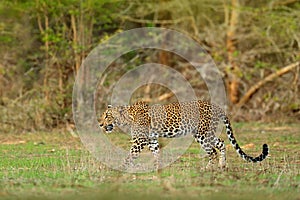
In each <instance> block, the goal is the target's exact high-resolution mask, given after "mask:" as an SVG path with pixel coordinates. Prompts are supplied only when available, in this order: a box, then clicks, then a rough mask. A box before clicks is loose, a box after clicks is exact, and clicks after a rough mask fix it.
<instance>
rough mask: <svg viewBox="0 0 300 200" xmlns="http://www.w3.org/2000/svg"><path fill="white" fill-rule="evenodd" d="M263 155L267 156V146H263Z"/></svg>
mask: <svg viewBox="0 0 300 200" xmlns="http://www.w3.org/2000/svg"><path fill="white" fill-rule="evenodd" d="M263 154H264V155H268V154H269V147H268V145H267V144H264V145H263Z"/></svg>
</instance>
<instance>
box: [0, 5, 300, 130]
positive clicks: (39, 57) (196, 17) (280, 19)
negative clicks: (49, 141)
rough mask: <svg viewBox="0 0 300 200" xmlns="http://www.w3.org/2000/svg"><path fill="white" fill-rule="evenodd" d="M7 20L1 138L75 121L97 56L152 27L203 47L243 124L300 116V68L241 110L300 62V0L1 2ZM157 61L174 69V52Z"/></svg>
mask: <svg viewBox="0 0 300 200" xmlns="http://www.w3.org/2000/svg"><path fill="white" fill-rule="evenodd" d="M0 19H1V20H0V46H1V48H0V56H1V58H2V59H1V61H0V111H1V116H0V124H1V125H0V131H1V132H2V131H5V132H9V131H16V132H21V131H33V130H43V129H49V128H55V127H64V126H65V125H66V124H70V123H72V86H73V83H74V80H75V76H76V73H77V71H78V69H79V68H80V65H81V62H82V60H83V59H84V58H85V57H86V56H87V54H88V53H89V51H90V50H91V49H93V47H95V46H96V45H98V44H99V43H101V42H102V41H103V40H105V39H107V38H109V37H110V36H111V35H112V34H114V33H115V32H117V31H122V30H127V29H130V28H135V27H148V26H157V27H168V28H172V29H175V30H178V31H181V32H184V33H187V34H189V35H190V36H191V37H193V38H194V39H195V40H197V41H199V43H200V44H201V45H202V46H203V47H204V48H205V49H206V50H207V51H208V52H209V53H210V54H211V55H212V57H213V58H214V60H215V61H216V63H217V65H218V66H219V67H220V69H221V71H222V72H223V73H224V81H225V83H226V85H227V86H228V94H229V97H230V102H231V104H230V105H231V110H232V111H234V116H235V117H236V118H235V119H242V120H276V119H288V120H299V119H300V100H299V99H300V96H299V89H300V81H299V69H300V67H299V66H297V67H296V68H294V69H293V70H291V71H289V72H288V73H286V74H284V75H283V76H278V77H276V78H274V79H272V80H271V81H270V82H269V83H267V84H265V85H263V86H262V87H261V88H259V90H258V92H256V93H255V94H254V95H253V96H252V98H251V99H250V100H249V101H247V102H246V103H245V104H244V105H243V107H242V109H239V106H235V105H236V103H238V101H239V99H241V98H242V96H243V95H244V94H245V93H246V92H247V90H248V89H249V88H250V87H251V86H253V85H255V84H256V83H257V82H258V81H260V80H263V79H264V78H265V77H267V76H268V75H270V74H272V73H275V72H276V71H278V70H280V69H282V68H283V67H285V66H287V65H289V64H291V63H295V62H297V61H299V60H300V3H299V2H298V1H296V0H295V1H293V0H289V1H279V0H276V1H275V0H272V1H250V0H249V1H240V2H239V1H238V0H232V1H229V0H225V1H221V0H213V1H208V0H197V1H180V0H160V1H109V0H86V1H82V0H36V1H33V0H32V1H31V0H13V1H11V0H2V1H1V2H0ZM147 55H149V54H147ZM150 55H151V56H154V57H155V56H156V58H158V59H160V61H161V62H162V63H164V62H165V60H166V58H167V59H168V63H169V64H170V65H171V66H172V65H175V64H174V62H175V61H176V59H175V58H174V56H173V55H168V54H166V53H164V52H160V53H159V55H156V54H155V53H154V52H153V53H152V54H151V53H150ZM129 57H130V56H129ZM126 59H127V60H128V59H130V58H126V56H125V57H124V60H125V61H126ZM143 59H144V60H146V59H145V58H142V59H140V60H135V61H134V62H133V63H132V65H134V64H139V63H140V62H141V60H143ZM172 61H173V64H172ZM168 63H164V64H168ZM114 67H115V68H118V66H117V65H115V66H114ZM188 69H189V68H187V72H183V73H189V72H188ZM112 75H115V76H118V74H116V72H115V73H112ZM190 80H192V78H191V79H190ZM108 85H109V83H108ZM162 92H164V90H162ZM237 111H238V112H237ZM241 116H243V117H242V118H241ZM287 117H289V118H287Z"/></svg>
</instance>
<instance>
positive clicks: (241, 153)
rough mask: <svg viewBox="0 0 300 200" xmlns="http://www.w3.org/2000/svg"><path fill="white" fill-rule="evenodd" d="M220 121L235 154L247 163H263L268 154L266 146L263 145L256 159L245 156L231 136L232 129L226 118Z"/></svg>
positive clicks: (223, 117)
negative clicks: (223, 125)
mask: <svg viewBox="0 0 300 200" xmlns="http://www.w3.org/2000/svg"><path fill="white" fill-rule="evenodd" d="M222 120H223V122H224V124H225V126H226V133H227V136H228V139H229V141H230V143H231V145H232V146H233V148H234V149H235V150H236V152H237V153H238V154H239V155H240V156H241V157H242V158H243V159H244V160H246V161H248V162H254V163H256V162H261V161H263V160H264V159H265V158H266V157H267V156H268V154H269V147H268V145H267V144H264V145H263V149H262V153H261V154H260V155H259V156H257V157H255V158H254V157H251V156H249V155H247V154H246V153H245V152H244V151H243V150H242V149H241V147H240V146H239V145H238V143H237V141H236V140H235V138H234V135H233V131H232V128H231V125H230V122H229V120H228V117H227V116H226V115H225V114H224V115H223V116H222Z"/></svg>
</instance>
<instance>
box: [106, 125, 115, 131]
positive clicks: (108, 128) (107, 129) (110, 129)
mask: <svg viewBox="0 0 300 200" xmlns="http://www.w3.org/2000/svg"><path fill="white" fill-rule="evenodd" d="M113 128H114V126H113V125H112V124H108V125H107V126H106V127H105V130H106V131H107V132H110V131H112V130H113Z"/></svg>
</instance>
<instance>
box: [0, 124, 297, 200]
mask: <svg viewBox="0 0 300 200" xmlns="http://www.w3.org/2000/svg"><path fill="white" fill-rule="evenodd" d="M233 128H234V132H235V135H236V137H237V140H238V142H239V143H240V144H241V146H243V147H244V149H245V151H246V152H247V153H249V154H251V155H257V154H259V153H260V152H261V145H262V144H263V143H268V144H269V146H270V149H271V153H270V154H271V155H270V157H269V158H268V159H267V160H266V161H264V162H262V163H260V164H251V163H246V162H244V161H243V160H242V159H241V158H239V157H238V156H237V154H236V153H235V151H234V150H233V149H232V148H230V147H228V151H227V152H228V155H227V161H228V163H229V165H228V169H227V170H225V171H219V170H215V171H208V170H204V169H203V166H205V164H206V163H207V159H206V158H201V157H202V155H203V152H202V151H201V150H200V149H199V146H198V144H196V143H194V144H192V145H191V147H190V148H189V149H188V151H187V152H186V153H185V154H184V155H183V156H182V157H181V158H180V159H179V160H177V161H176V162H175V163H173V164H172V165H170V166H169V167H167V168H164V169H163V170H162V171H161V172H160V173H155V172H152V173H144V174H126V173H122V172H118V171H115V170H111V169H109V168H107V167H105V166H104V165H103V164H101V163H99V162H97V161H96V160H95V159H94V158H93V157H92V156H91V155H90V154H89V153H88V152H87V151H86V150H85V148H84V147H83V146H82V145H81V143H80V140H79V139H76V138H73V137H72V136H70V135H69V134H68V133H61V132H51V133H28V134H24V135H1V134H0V199H26V198H28V199H32V198H39V199H56V198H62V197H64V198H65V199H81V198H89V199H117V198H118V199H128V198H143V199H153V197H155V198H156V199H160V198H169V199H221V198H222V199H254V198H255V199H257V200H259V199H298V200H299V199H300V195H299V194H300V192H299V191H300V173H299V172H300V146H299V141H300V125H296V124H294V125H293V124H292V125H278V124H256V123H249V124H234V127H233ZM223 136H224V134H223ZM120 138H121V139H120ZM110 139H111V140H115V141H116V143H119V142H120V143H127V142H126V140H127V139H128V138H127V137H126V135H118V134H112V135H111V136H110ZM225 141H226V143H227V144H228V140H225Z"/></svg>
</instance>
